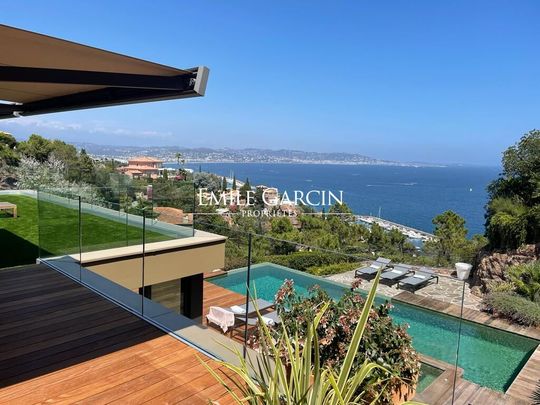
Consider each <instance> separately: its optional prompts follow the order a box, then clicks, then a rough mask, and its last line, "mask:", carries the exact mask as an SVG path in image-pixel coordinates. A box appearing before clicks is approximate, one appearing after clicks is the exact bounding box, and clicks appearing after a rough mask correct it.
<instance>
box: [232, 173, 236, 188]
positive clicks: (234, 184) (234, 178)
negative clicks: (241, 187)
mask: <svg viewBox="0 0 540 405" xmlns="http://www.w3.org/2000/svg"><path fill="white" fill-rule="evenodd" d="M232 189H233V190H236V174H235V175H233V179H232Z"/></svg>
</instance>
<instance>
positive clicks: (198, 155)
mask: <svg viewBox="0 0 540 405" xmlns="http://www.w3.org/2000/svg"><path fill="white" fill-rule="evenodd" d="M74 145H75V146H76V147H78V148H79V149H80V148H84V149H86V151H87V152H88V153H89V154H91V155H92V156H94V157H97V158H116V159H119V160H127V159H128V158H129V157H132V156H138V155H148V156H153V157H157V158H160V159H162V160H164V161H166V162H175V161H176V153H178V152H179V153H181V154H182V156H183V158H184V159H185V160H186V161H188V162H190V163H199V162H200V163H209V162H215V163H306V164H309V163H319V164H351V165H384V166H416V167H422V166H425V167H433V166H442V165H435V164H428V163H419V162H397V161H392V160H381V159H376V158H372V157H369V156H365V155H361V154H357V153H344V152H305V151H300V150H289V149H278V150H274V149H257V148H246V149H231V148H222V149H212V148H183V147H175V146H149V147H140V146H111V145H97V144H93V143H74Z"/></svg>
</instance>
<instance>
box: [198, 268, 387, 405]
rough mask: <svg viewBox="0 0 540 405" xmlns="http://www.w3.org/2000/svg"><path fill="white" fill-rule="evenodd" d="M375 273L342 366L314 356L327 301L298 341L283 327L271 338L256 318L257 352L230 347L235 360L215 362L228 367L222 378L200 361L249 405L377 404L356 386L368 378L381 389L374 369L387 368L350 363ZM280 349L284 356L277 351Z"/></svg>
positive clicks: (238, 400) (371, 298) (362, 327)
mask: <svg viewBox="0 0 540 405" xmlns="http://www.w3.org/2000/svg"><path fill="white" fill-rule="evenodd" d="M379 276H380V274H377V276H376V278H375V280H374V283H373V286H372V288H371V290H370V292H369V295H368V298H367V300H366V302H365V305H364V308H363V310H362V313H361V316H360V318H359V320H358V323H357V325H356V328H355V331H354V334H353V337H352V340H351V342H350V345H349V348H348V350H347V354H346V356H345V359H344V361H343V363H342V365H341V366H340V367H339V368H338V369H334V368H333V367H330V366H322V365H321V361H320V356H319V342H318V334H317V327H318V326H319V323H320V321H321V318H322V317H323V315H324V313H325V311H326V310H327V308H328V305H329V303H325V304H323V305H322V307H321V309H320V311H319V312H318V313H317V315H316V316H315V319H313V321H312V322H311V323H310V325H309V326H308V330H307V334H306V335H305V336H304V337H303V338H302V339H300V338H299V337H298V335H295V336H294V337H291V336H289V335H288V334H287V331H286V329H285V328H283V331H282V332H283V333H282V334H281V337H280V338H279V339H280V341H278V342H276V341H273V339H272V335H271V333H270V330H269V329H268V327H267V326H266V325H265V323H264V322H262V320H261V318H260V317H261V315H260V314H259V320H260V321H261V322H259V329H260V335H261V337H262V338H261V340H260V346H259V350H260V355H257V356H254V357H255V358H254V359H253V358H251V357H249V356H248V358H247V359H245V358H244V356H243V355H242V353H240V351H239V350H238V349H230V350H232V351H233V352H234V353H235V355H236V356H237V364H231V363H228V362H224V361H218V363H219V364H220V365H222V366H224V367H225V368H226V369H228V370H229V371H231V375H228V376H227V380H225V379H224V378H223V377H221V376H220V375H219V374H218V373H217V372H215V371H214V370H213V369H212V368H211V367H210V366H208V365H207V364H206V363H205V362H202V361H201V362H202V364H204V365H205V367H206V368H207V370H208V371H209V372H210V373H211V374H212V375H213V376H214V378H215V379H216V380H217V381H218V382H219V383H220V384H221V385H222V386H223V387H224V388H225V389H226V390H227V392H228V393H229V394H230V395H231V397H232V398H233V399H234V401H235V402H236V403H238V404H251V405H263V404H264V405H284V404H287V405H301V404H302V405H350V404H365V403H377V400H378V397H377V398H372V397H370V398H367V396H366V393H365V391H363V390H361V389H360V387H361V386H364V387H365V384H366V382H367V381H370V380H371V382H372V383H373V384H378V385H380V386H381V389H380V390H379V392H382V391H383V390H384V385H385V381H384V380H381V379H377V378H373V375H372V374H373V371H374V370H375V369H379V370H383V371H384V372H385V373H388V375H389V376H390V374H391V373H390V371H388V370H386V369H385V368H384V367H382V366H380V365H378V364H376V363H372V362H368V361H366V362H364V363H363V364H362V366H361V367H359V368H357V369H356V370H354V371H353V363H354V359H355V357H356V354H357V352H358V348H359V346H360V341H361V339H362V335H363V333H364V330H365V328H366V324H367V321H368V317H369V313H370V310H371V307H372V305H373V301H374V299H375V292H376V289H377V285H378V283H379ZM283 347H284V348H285V350H286V353H285V354H286V355H285V356H283V353H281V352H280V348H283Z"/></svg>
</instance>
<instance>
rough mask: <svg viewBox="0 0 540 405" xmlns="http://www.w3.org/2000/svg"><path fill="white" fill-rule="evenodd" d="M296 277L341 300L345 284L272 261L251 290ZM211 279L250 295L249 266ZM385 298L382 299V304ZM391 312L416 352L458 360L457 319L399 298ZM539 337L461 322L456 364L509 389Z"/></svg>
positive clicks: (268, 295) (268, 291)
mask: <svg viewBox="0 0 540 405" xmlns="http://www.w3.org/2000/svg"><path fill="white" fill-rule="evenodd" d="M286 278H287V279H293V280H294V285H295V289H296V291H297V292H298V293H300V294H307V293H308V290H309V288H310V287H312V286H313V285H315V284H318V285H319V286H320V287H322V288H323V289H324V290H326V291H327V292H328V294H329V295H330V296H331V297H332V298H335V299H338V298H339V297H340V296H341V295H342V294H343V293H344V291H346V290H347V286H345V285H343V284H340V283H336V282H333V281H330V280H326V279H322V278H320V277H315V276H312V275H310V274H306V273H302V272H299V271H297V270H292V269H289V268H287V267H283V266H279V265H276V264H272V263H259V264H256V265H253V266H251V283H250V288H251V291H256V294H257V297H258V298H263V299H265V300H268V301H273V300H274V296H275V294H276V291H277V290H278V289H279V287H280V286H281V285H282V284H283V280H284V279H286ZM208 281H210V282H211V283H214V284H216V285H219V286H221V287H224V288H226V289H228V290H231V291H235V292H237V293H240V294H245V293H246V269H237V270H232V271H230V272H229V273H228V274H227V275H224V276H218V277H214V278H212V279H209V280H208ZM385 299H387V298H386V297H382V296H381V297H379V298H378V301H379V303H382V302H384V300H385ZM392 304H393V305H394V308H393V309H392V310H391V316H392V318H393V319H394V321H395V322H397V323H399V324H403V323H407V324H409V326H410V327H409V330H408V332H409V334H410V335H411V336H412V339H413V346H414V348H415V349H416V350H418V352H420V353H422V354H424V355H427V356H431V357H433V358H435V359H438V360H441V361H444V362H446V363H449V364H455V359H456V352H457V345H458V330H459V319H458V318H455V317H452V316H448V315H445V314H441V313H439V312H435V311H431V310H427V309H423V308H420V307H418V306H414V305H408V304H405V303H401V302H395V301H394V302H392ZM538 343H539V342H538V341H536V340H534V339H529V338H526V337H523V336H519V335H516V334H513V333H509V332H505V331H502V330H499V329H495V328H490V327H488V326H484V325H480V324H476V323H473V322H469V321H462V325H461V339H460V348H459V361H458V365H459V366H460V367H461V368H463V370H464V375H463V377H464V378H465V379H467V380H469V381H472V382H475V383H477V384H479V385H482V386H485V387H488V388H491V389H494V390H497V391H503V392H504V391H505V390H506V389H507V388H508V387H509V386H510V384H511V383H512V381H513V380H514V378H515V377H516V375H517V374H518V372H519V370H520V369H521V368H522V367H523V366H524V364H525V363H526V362H527V360H528V359H529V357H530V355H531V354H532V353H533V351H534V350H535V349H536V347H537V346H538Z"/></svg>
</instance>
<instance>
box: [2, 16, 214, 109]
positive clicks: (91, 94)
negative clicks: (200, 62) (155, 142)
mask: <svg viewBox="0 0 540 405" xmlns="http://www.w3.org/2000/svg"><path fill="white" fill-rule="evenodd" d="M207 79H208V69H207V68H206V67H204V66H201V67H197V68H190V69H177V68H174V67H170V66H165V65H161V64H157V63H153V62H148V61H145V60H141V59H136V58H132V57H129V56H125V55H120V54H117V53H114V52H109V51H105V50H102V49H98V48H93V47H90V46H86V45H81V44H77V43H74V42H70V41H66V40H63V39H58V38H53V37H50V36H47V35H42V34H38V33H35V32H30V31H25V30H21V29H18V28H13V27H9V26H6V25H0V100H1V101H0V119H2V118H13V116H19V115H23V116H25V115H36V114H44V113H51V112H59V111H68V110H77V109H84V108H93V107H104V106H113V105H119V104H131V103H139V102H146V101H156V100H169V99H177V98H185V97H196V96H203V95H204V93H205V89H206V82H207Z"/></svg>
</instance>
